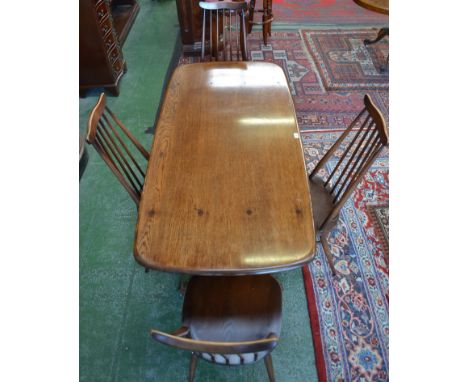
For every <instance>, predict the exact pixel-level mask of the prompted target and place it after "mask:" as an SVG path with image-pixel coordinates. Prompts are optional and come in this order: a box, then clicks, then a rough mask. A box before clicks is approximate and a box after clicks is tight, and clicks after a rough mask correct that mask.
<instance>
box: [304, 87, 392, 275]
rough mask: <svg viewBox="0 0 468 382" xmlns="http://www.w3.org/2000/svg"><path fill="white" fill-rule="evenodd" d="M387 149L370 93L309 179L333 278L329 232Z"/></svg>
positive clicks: (381, 121) (382, 125)
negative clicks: (365, 176) (383, 151)
mask: <svg viewBox="0 0 468 382" xmlns="http://www.w3.org/2000/svg"><path fill="white" fill-rule="evenodd" d="M354 129H357V130H354ZM342 145H344V147H342ZM384 147H388V131H387V127H386V125H385V120H384V118H383V116H382V113H381V112H380V110H379V109H377V107H376V106H375V105H374V104H373V103H372V100H371V99H370V97H369V96H368V95H367V94H366V95H365V96H364V108H363V109H362V111H361V112H360V113H359V114H358V116H357V117H356V118H355V119H354V120H353V122H352V123H351V124H350V125H349V127H348V128H347V129H346V130H345V131H344V132H343V134H341V136H340V137H339V138H338V139H337V141H336V142H335V143H334V144H333V146H332V147H331V148H330V149H329V150H328V152H327V153H326V154H325V155H324V156H323V158H322V159H321V160H320V161H319V162H318V163H317V165H316V166H315V168H314V170H313V171H312V173H311V174H310V176H309V186H310V195H311V198H312V206H313V209H314V225H315V228H316V230H317V231H318V233H319V235H320V242H321V243H322V246H323V249H324V252H325V254H326V256H327V260H328V263H329V265H330V268H331V271H332V274H333V275H335V273H336V272H335V267H334V264H333V259H332V254H331V251H330V248H329V246H328V243H327V240H326V239H327V236H328V233H329V232H330V230H331V229H332V228H333V227H334V226H335V225H336V223H337V221H338V215H339V212H340V209H341V207H342V206H343V205H344V203H345V202H346V200H347V199H348V198H349V197H350V196H351V194H352V192H353V191H354V189H355V188H356V186H357V185H358V184H359V182H360V181H361V179H362V177H363V176H364V175H365V173H366V172H367V170H368V169H369V167H370V166H371V165H372V163H373V162H374V161H375V159H376V158H377V157H378V155H379V154H380V152H381V151H382V150H383V148H384ZM338 149H340V150H339V151H337V150H338ZM327 164H328V166H329V167H330V169H329V167H327ZM328 171H330V172H328Z"/></svg>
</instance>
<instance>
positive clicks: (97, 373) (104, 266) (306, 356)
mask: <svg viewBox="0 0 468 382" xmlns="http://www.w3.org/2000/svg"><path fill="white" fill-rule="evenodd" d="M140 7H141V9H140V12H139V14H138V16H137V19H136V21H135V24H134V26H133V28H132V29H131V31H130V34H129V35H128V38H127V41H126V42H125V45H124V48H123V54H124V57H125V59H126V60H127V65H128V71H127V73H126V74H125V75H124V76H123V78H122V80H121V86H120V96H118V97H108V103H109V105H110V107H111V109H112V110H114V112H115V113H116V114H117V115H118V117H119V118H120V119H121V120H122V121H123V122H124V123H125V125H126V126H127V127H128V128H129V129H130V130H131V131H132V133H133V134H135V136H136V137H137V138H138V139H139V140H140V141H141V142H142V144H143V145H144V146H145V147H147V148H148V149H149V148H150V147H151V142H152V139H153V135H150V134H145V130H146V129H147V128H148V127H151V126H152V125H153V123H154V120H155V116H156V110H157V108H158V105H159V101H160V97H161V92H162V89H163V86H164V81H165V77H166V72H167V70H168V67H169V65H170V62H171V58H172V55H173V51H174V47H175V46H176V42H177V40H178V22H177V12H176V5H175V1H173V0H166V1H164V0H159V1H156V0H142V1H140ZM99 92H100V91H99V90H96V91H93V92H92V93H91V94H90V95H88V97H87V98H84V99H80V133H83V132H84V130H85V127H86V120H87V117H88V113H89V111H90V110H91V108H92V106H93V105H94V104H95V102H96V100H97V96H98V94H99ZM88 152H89V162H88V165H87V167H86V170H85V172H84V174H83V176H82V178H81V181H80V264H79V267H80V381H93V382H94V381H99V382H101V381H132V382H138V381H171V382H175V381H184V380H186V379H187V376H188V365H189V357H190V355H189V353H188V352H184V351H180V350H176V349H173V348H169V347H165V346H163V345H161V344H158V343H156V342H154V341H153V340H152V339H151V338H150V336H149V330H150V328H152V327H155V328H159V329H162V330H166V331H171V330H173V329H175V328H177V327H178V325H179V324H180V311H181V306H182V298H181V297H180V296H179V295H178V293H177V283H178V276H177V275H174V274H170V273H162V272H156V271H151V272H150V273H145V272H144V269H143V268H142V267H141V266H140V265H138V264H137V263H136V262H135V261H134V259H133V255H132V247H133V239H134V232H135V224H136V216H137V213H136V207H135V205H134V203H133V201H132V200H131V199H130V197H129V195H128V194H127V193H126V191H125V190H124V189H123V187H122V186H121V185H120V183H118V181H117V179H116V178H115V177H114V175H113V174H112V173H111V171H110V170H109V169H108V168H107V166H106V165H105V164H104V163H103V161H102V160H101V158H100V157H99V156H98V155H97V154H96V152H95V151H94V149H93V148H91V147H88ZM276 276H277V278H278V280H279V281H280V283H281V285H282V287H283V310H284V312H283V317H284V318H283V330H282V335H281V340H280V343H279V345H278V347H277V348H276V349H275V351H274V352H273V362H274V367H275V373H276V376H277V380H278V381H279V382H281V381H316V380H317V374H316V371H315V360H314V352H313V347H312V338H311V334H310V328H309V319H308V313H307V306H306V299H305V293H304V287H303V282H302V275H301V272H300V270H294V271H288V272H283V273H279V274H277V275H276ZM196 380H197V381H267V380H268V377H267V373H266V369H265V367H264V365H263V362H260V363H256V364H253V365H247V366H242V367H223V366H217V365H212V364H208V363H207V362H202V361H200V362H199V365H198V369H197V374H196Z"/></svg>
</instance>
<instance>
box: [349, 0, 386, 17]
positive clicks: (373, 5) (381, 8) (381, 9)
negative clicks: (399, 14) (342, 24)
mask: <svg viewBox="0 0 468 382" xmlns="http://www.w3.org/2000/svg"><path fill="white" fill-rule="evenodd" d="M354 2H355V3H356V4H358V5H360V6H361V7H363V8H366V9H369V10H371V11H374V12H378V13H382V14H384V15H388V0H354Z"/></svg>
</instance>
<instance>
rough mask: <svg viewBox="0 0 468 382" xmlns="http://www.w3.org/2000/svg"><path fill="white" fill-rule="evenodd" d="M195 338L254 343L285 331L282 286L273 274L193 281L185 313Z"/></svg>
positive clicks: (185, 324) (195, 279) (189, 288)
mask: <svg viewBox="0 0 468 382" xmlns="http://www.w3.org/2000/svg"><path fill="white" fill-rule="evenodd" d="M182 319H183V323H184V326H187V327H189V328H190V336H191V337H192V338H193V339H198V340H204V341H222V342H237V341H254V340H258V339H263V338H267V337H268V335H269V334H271V333H274V334H275V335H276V336H277V337H279V335H280V331H281V287H280V286H279V284H278V282H277V281H276V280H275V279H274V278H273V277H272V276H270V275H258V276H257V275H256V276H233V277H215V276H211V277H202V276H195V277H192V279H191V280H190V281H189V283H188V286H187V291H186V294H185V300H184V307H183V313H182Z"/></svg>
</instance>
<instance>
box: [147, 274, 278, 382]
mask: <svg viewBox="0 0 468 382" xmlns="http://www.w3.org/2000/svg"><path fill="white" fill-rule="evenodd" d="M280 332H281V288H280V286H279V284H278V282H277V281H276V280H275V279H274V278H273V277H272V276H269V275H261V276H242V277H199V276H195V277H193V278H192V279H191V280H190V281H189V283H188V287H187V293H186V295H185V298H184V306H183V313H182V327H180V328H179V329H177V330H176V331H175V332H174V333H173V334H167V333H164V332H161V331H159V330H155V329H153V330H151V336H152V337H153V338H154V339H155V340H156V341H159V342H161V343H163V344H166V345H169V346H173V347H176V348H179V349H184V350H190V351H191V352H192V358H191V361H190V371H189V381H193V379H194V376H195V369H196V366H197V361H198V358H202V359H204V360H206V361H208V362H213V363H216V364H221V365H230V366H232V365H243V364H248V363H252V362H257V361H259V360H261V359H264V361H265V366H266V368H267V371H268V376H269V378H270V381H271V382H272V381H274V380H275V379H274V372H273V362H272V359H271V354H270V353H271V351H272V350H273V349H274V348H275V347H276V345H277V343H278V340H279V336H280Z"/></svg>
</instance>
